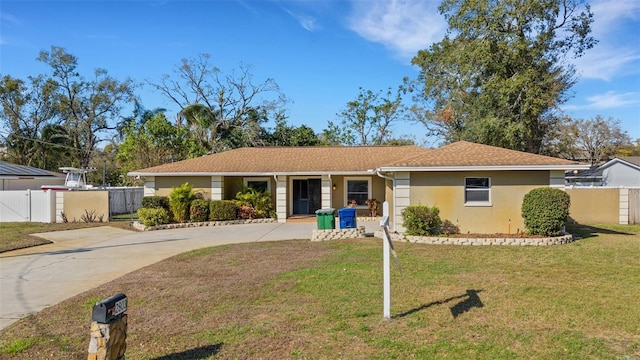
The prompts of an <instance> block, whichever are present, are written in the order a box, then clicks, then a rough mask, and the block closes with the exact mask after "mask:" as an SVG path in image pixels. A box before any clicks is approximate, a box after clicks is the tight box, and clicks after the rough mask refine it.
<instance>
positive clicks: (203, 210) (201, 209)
mask: <svg viewBox="0 0 640 360" xmlns="http://www.w3.org/2000/svg"><path fill="white" fill-rule="evenodd" d="M189 220H191V222H203V221H207V220H209V201H207V200H205V199H195V200H193V201H192V202H191V207H190V208H189Z"/></svg>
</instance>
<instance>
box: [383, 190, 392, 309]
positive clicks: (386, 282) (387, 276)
mask: <svg viewBox="0 0 640 360" xmlns="http://www.w3.org/2000/svg"><path fill="white" fill-rule="evenodd" d="M380 227H382V274H383V275H382V282H383V287H382V291H383V299H382V301H383V306H382V316H383V317H384V318H385V319H389V318H391V269H390V267H391V264H390V261H389V247H390V245H391V244H390V241H391V239H389V238H388V234H389V233H388V230H387V229H388V228H389V203H388V202H387V201H385V202H384V203H383V204H382V219H381V220H380Z"/></svg>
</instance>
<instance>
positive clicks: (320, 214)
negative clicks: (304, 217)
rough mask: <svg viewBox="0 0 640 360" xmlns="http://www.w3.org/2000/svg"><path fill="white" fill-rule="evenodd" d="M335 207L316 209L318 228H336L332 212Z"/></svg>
mask: <svg viewBox="0 0 640 360" xmlns="http://www.w3.org/2000/svg"><path fill="white" fill-rule="evenodd" d="M335 211H336V209H332V208H329V209H320V210H316V220H317V221H318V230H332V229H335V228H336V218H335V217H334V216H333V213H334V212H335Z"/></svg>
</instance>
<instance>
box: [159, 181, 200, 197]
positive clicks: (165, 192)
mask: <svg viewBox="0 0 640 360" xmlns="http://www.w3.org/2000/svg"><path fill="white" fill-rule="evenodd" d="M185 182H188V183H189V184H191V186H193V191H194V192H196V193H202V195H203V196H204V198H205V199H211V176H156V196H169V194H171V191H173V189H172V188H173V187H178V186H180V185H182V184H184V183H185Z"/></svg>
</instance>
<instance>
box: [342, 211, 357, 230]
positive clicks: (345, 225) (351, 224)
mask: <svg viewBox="0 0 640 360" xmlns="http://www.w3.org/2000/svg"><path fill="white" fill-rule="evenodd" d="M338 216H339V217H340V229H355V228H356V225H357V224H356V208H342V209H340V210H338Z"/></svg>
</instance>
